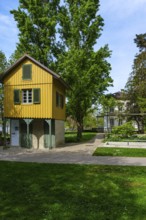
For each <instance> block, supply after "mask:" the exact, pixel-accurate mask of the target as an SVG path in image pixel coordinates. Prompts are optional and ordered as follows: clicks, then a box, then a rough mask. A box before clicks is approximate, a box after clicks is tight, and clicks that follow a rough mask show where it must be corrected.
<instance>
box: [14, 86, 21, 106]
mask: <svg viewBox="0 0 146 220" xmlns="http://www.w3.org/2000/svg"><path fill="white" fill-rule="evenodd" d="M14 104H15V105H18V104H20V90H19V89H14Z"/></svg>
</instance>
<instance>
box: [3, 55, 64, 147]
mask: <svg viewBox="0 0 146 220" xmlns="http://www.w3.org/2000/svg"><path fill="white" fill-rule="evenodd" d="M1 81H2V83H3V85H4V117H5V118H7V119H10V130H11V131H10V133H11V146H21V147H27V148H36V149H38V148H39V149H43V148H52V147H56V146H58V145H60V144H63V143H64V120H65V91H66V89H68V85H67V84H66V83H65V82H64V81H63V79H61V77H60V75H58V74H56V73H55V72H53V71H52V70H50V69H48V68H47V67H45V66H44V65H43V64H41V63H39V62H38V61H36V60H35V59H33V58H32V57H30V56H28V55H24V56H23V57H22V58H20V59H19V60H18V61H17V62H16V63H15V64H14V65H12V66H11V67H10V68H9V69H8V70H7V71H6V72H5V73H4V74H3V75H2V79H1Z"/></svg>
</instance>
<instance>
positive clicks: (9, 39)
mask: <svg viewBox="0 0 146 220" xmlns="http://www.w3.org/2000/svg"><path fill="white" fill-rule="evenodd" d="M17 35H18V29H17V27H16V23H15V22H14V19H13V16H12V15H4V14H0V50H2V51H3V52H4V53H5V55H6V56H7V58H9V56H10V55H11V54H12V53H13V52H14V50H15V42H16V41H17Z"/></svg>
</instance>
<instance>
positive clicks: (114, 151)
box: [93, 147, 146, 157]
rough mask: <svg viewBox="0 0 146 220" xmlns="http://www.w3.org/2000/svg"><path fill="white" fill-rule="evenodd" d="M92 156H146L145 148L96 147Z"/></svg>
mask: <svg viewBox="0 0 146 220" xmlns="http://www.w3.org/2000/svg"><path fill="white" fill-rule="evenodd" d="M93 156H120V157H146V149H142V148H141V149H140V148H122V147H121V148H120V147H97V148H96V150H95V152H94V153H93Z"/></svg>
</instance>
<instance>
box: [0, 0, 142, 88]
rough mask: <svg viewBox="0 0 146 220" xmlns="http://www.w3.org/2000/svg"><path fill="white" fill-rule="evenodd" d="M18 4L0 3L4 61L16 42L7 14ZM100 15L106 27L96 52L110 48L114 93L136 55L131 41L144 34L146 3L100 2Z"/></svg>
mask: <svg viewBox="0 0 146 220" xmlns="http://www.w3.org/2000/svg"><path fill="white" fill-rule="evenodd" d="M18 4H19V1H18V0H0V50H2V51H3V52H4V53H5V54H6V57H7V58H9V56H10V55H11V54H12V53H13V52H14V50H15V47H16V42H17V41H18V36H17V35H18V30H17V27H16V23H15V21H14V19H13V16H12V15H11V14H10V12H9V11H10V10H12V9H16V8H17V7H18ZM99 14H100V15H101V16H102V17H103V19H104V23H105V25H104V28H103V32H102V35H101V37H100V39H98V41H97V45H96V46H95V49H98V48H99V47H101V46H104V45H105V44H108V45H109V49H110V50H111V51H112V56H111V58H110V59H109V62H110V63H111V66H112V70H111V77H112V78H113V80H114V87H112V88H109V92H117V91H119V90H121V89H123V88H124V86H125V84H126V82H127V79H128V76H129V74H130V72H131V71H132V64H133V59H134V56H135V54H136V53H137V52H138V49H137V48H136V45H135V43H134V41H133V40H134V38H135V35H136V34H143V33H145V32H146V0H126V1H125V0H100V11H99Z"/></svg>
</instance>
